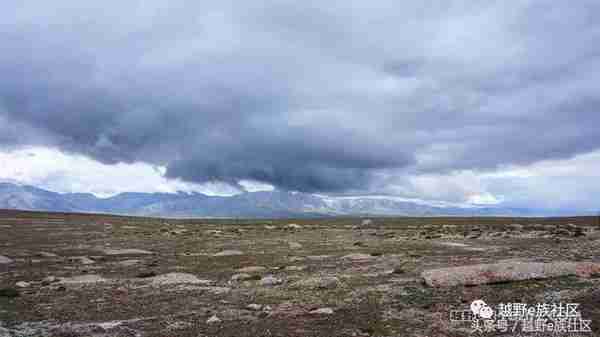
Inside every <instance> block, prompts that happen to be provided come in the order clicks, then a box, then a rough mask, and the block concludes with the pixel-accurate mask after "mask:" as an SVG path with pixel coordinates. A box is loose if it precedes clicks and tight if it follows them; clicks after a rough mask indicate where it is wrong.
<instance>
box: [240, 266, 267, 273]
mask: <svg viewBox="0 0 600 337" xmlns="http://www.w3.org/2000/svg"><path fill="white" fill-rule="evenodd" d="M265 270H267V268H265V267H263V266H249V267H244V268H240V269H238V270H237V271H239V272H240V273H262V272H264V271H265Z"/></svg>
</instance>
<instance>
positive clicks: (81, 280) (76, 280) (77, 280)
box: [60, 274, 108, 284]
mask: <svg viewBox="0 0 600 337" xmlns="http://www.w3.org/2000/svg"><path fill="white" fill-rule="evenodd" d="M107 281H108V280H107V279H105V278H103V277H102V276H100V275H95V274H89V275H81V276H73V277H67V278H63V279H61V280H60V283H63V284H86V283H101V282H107Z"/></svg>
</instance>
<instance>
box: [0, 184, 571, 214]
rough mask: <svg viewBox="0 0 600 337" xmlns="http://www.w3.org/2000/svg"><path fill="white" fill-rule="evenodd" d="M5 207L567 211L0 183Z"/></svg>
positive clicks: (0, 197) (291, 211) (286, 194)
mask: <svg viewBox="0 0 600 337" xmlns="http://www.w3.org/2000/svg"><path fill="white" fill-rule="evenodd" d="M0 209H20V210H36V211H54V212H82V213H111V214H126V215H140V216H141V215H143V216H164V217H248V218H279V217H320V216H369V215H371V216H441V215H449V216H472V215H477V216H486V215H504V216H534V215H561V214H562V212H551V213H549V211H547V210H534V209H526V208H503V207H499V206H469V207H466V206H465V207H461V206H444V205H434V204H427V203H424V202H416V201H407V200H401V199H397V198H393V197H371V196H363V197H331V196H321V195H315V194H308V193H301V192H288V191H278V190H274V191H260V192H245V193H241V194H237V195H233V196H209V195H205V194H201V193H182V192H179V193H133V192H127V193H121V194H118V195H115V196H112V197H109V198H99V197H96V196H95V195H93V194H89V193H56V192H51V191H47V190H44V189H41V188H37V187H34V186H27V185H18V184H12V183H0Z"/></svg>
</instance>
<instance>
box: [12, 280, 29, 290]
mask: <svg viewBox="0 0 600 337" xmlns="http://www.w3.org/2000/svg"><path fill="white" fill-rule="evenodd" d="M29 286H31V283H29V282H25V281H19V282H17V283H15V287H17V288H28V287H29Z"/></svg>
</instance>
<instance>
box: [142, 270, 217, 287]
mask: <svg viewBox="0 0 600 337" xmlns="http://www.w3.org/2000/svg"><path fill="white" fill-rule="evenodd" d="M151 279H152V285H155V286H156V285H169V284H183V283H186V284H207V283H210V282H211V281H210V280H201V279H199V278H197V277H196V275H192V274H187V273H168V274H162V275H157V276H154V277H152V278H151Z"/></svg>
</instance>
